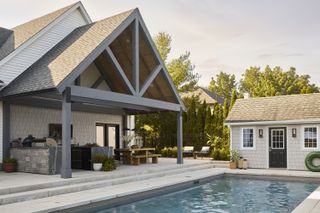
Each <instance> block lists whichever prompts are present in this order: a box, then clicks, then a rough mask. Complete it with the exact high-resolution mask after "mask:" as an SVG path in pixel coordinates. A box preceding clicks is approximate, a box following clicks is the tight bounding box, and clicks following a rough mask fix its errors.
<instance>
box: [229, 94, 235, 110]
mask: <svg viewBox="0 0 320 213" xmlns="http://www.w3.org/2000/svg"><path fill="white" fill-rule="evenodd" d="M236 100H237V91H236V90H235V89H234V90H232V95H231V100H230V106H229V112H230V111H231V109H232V107H233V105H234V103H235V102H236Z"/></svg>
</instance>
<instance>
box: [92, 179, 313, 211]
mask: <svg viewBox="0 0 320 213" xmlns="http://www.w3.org/2000/svg"><path fill="white" fill-rule="evenodd" d="M317 186H318V184H314V183H302V182H287V181H270V180H254V179H246V178H236V177H225V178H220V179H216V180H213V181H212V182H210V183H207V184H204V185H199V186H197V187H193V188H190V189H187V190H182V191H178V192H175V193H170V194H167V195H162V196H157V197H152V198H150V199H147V200H142V201H139V202H135V203H131V204H128V205H123V206H119V207H116V208H112V209H106V210H102V211H96V212H97V213H120V212H121V213H123V212H126V213H127V212H139V213H149V212H150V213H158V212H161V213H163V212H170V213H171V212H173V213H178V212H179V213H180V212H196V213H200V212H201V213H202V212H220V213H224V212H237V213H238V212H239V213H241V212H245V213H250V212H254V213H256V212H291V211H292V210H293V209H294V208H295V207H296V206H297V205H299V203H300V202H302V201H303V200H304V199H305V198H306V197H307V196H308V195H309V194H310V193H311V192H312V191H314V190H315V189H316V188H317Z"/></svg>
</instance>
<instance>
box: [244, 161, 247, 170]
mask: <svg viewBox="0 0 320 213" xmlns="http://www.w3.org/2000/svg"><path fill="white" fill-rule="evenodd" d="M247 168H248V161H247V160H243V169H247Z"/></svg>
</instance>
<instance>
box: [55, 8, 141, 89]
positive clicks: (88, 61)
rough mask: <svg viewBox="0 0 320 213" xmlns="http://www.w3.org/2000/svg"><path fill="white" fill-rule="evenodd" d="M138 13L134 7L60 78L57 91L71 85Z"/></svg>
mask: <svg viewBox="0 0 320 213" xmlns="http://www.w3.org/2000/svg"><path fill="white" fill-rule="evenodd" d="M138 13H139V12H138V9H135V10H134V11H133V12H132V13H131V14H130V15H129V16H128V17H127V18H126V19H125V20H124V21H123V22H122V23H121V24H120V25H119V26H118V27H117V28H116V29H115V30H114V31H113V32H112V33H111V34H110V35H109V36H108V37H107V38H106V39H105V40H104V41H103V42H102V43H101V44H100V45H99V46H97V47H96V48H95V49H94V51H92V53H91V54H89V55H88V56H87V57H86V59H85V60H83V61H82V62H81V63H80V64H79V65H78V66H77V67H76V68H75V69H74V70H73V71H72V72H71V73H70V74H69V75H68V76H67V77H66V78H65V79H64V80H62V81H61V82H60V83H59V85H58V86H57V89H58V91H59V92H60V93H62V92H63V91H64V89H65V88H66V87H68V86H70V85H72V83H73V81H74V80H75V79H76V78H77V77H78V76H79V75H80V74H81V73H82V72H84V70H85V69H86V68H87V67H88V66H89V65H90V64H91V63H92V62H93V61H94V60H95V59H96V58H97V57H98V56H99V55H100V54H101V53H102V52H103V51H105V49H106V47H108V46H109V45H110V44H111V43H112V42H113V41H114V40H115V39H116V38H117V37H118V36H119V35H120V34H121V33H122V32H123V31H124V30H125V29H126V28H127V27H128V26H129V25H130V24H131V23H132V22H133V21H134V20H135V19H136V18H137V17H138Z"/></svg>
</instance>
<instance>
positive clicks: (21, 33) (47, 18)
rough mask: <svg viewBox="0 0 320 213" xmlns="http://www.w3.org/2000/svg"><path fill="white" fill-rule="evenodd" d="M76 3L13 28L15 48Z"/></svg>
mask: <svg viewBox="0 0 320 213" xmlns="http://www.w3.org/2000/svg"><path fill="white" fill-rule="evenodd" d="M75 4H77V3H74V4H72V5H69V6H67V7H64V8H61V9H59V10H57V11H54V12H52V13H49V14H47V15H44V16H41V17H39V18H36V19H33V20H31V21H29V22H26V23H24V24H21V25H18V26H16V27H14V28H12V29H11V30H12V31H13V32H14V48H15V49H16V48H18V47H19V46H20V45H22V44H23V43H24V42H26V41H27V40H29V39H30V38H31V37H32V36H34V35H35V34H37V33H38V32H39V31H41V30H42V29H43V28H45V27H46V26H47V25H49V24H50V23H51V22H53V21H54V20H55V19H56V18H58V17H59V16H60V15H62V14H63V13H65V12H66V11H67V10H69V9H70V8H71V7H73V6H74V5H75Z"/></svg>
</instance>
